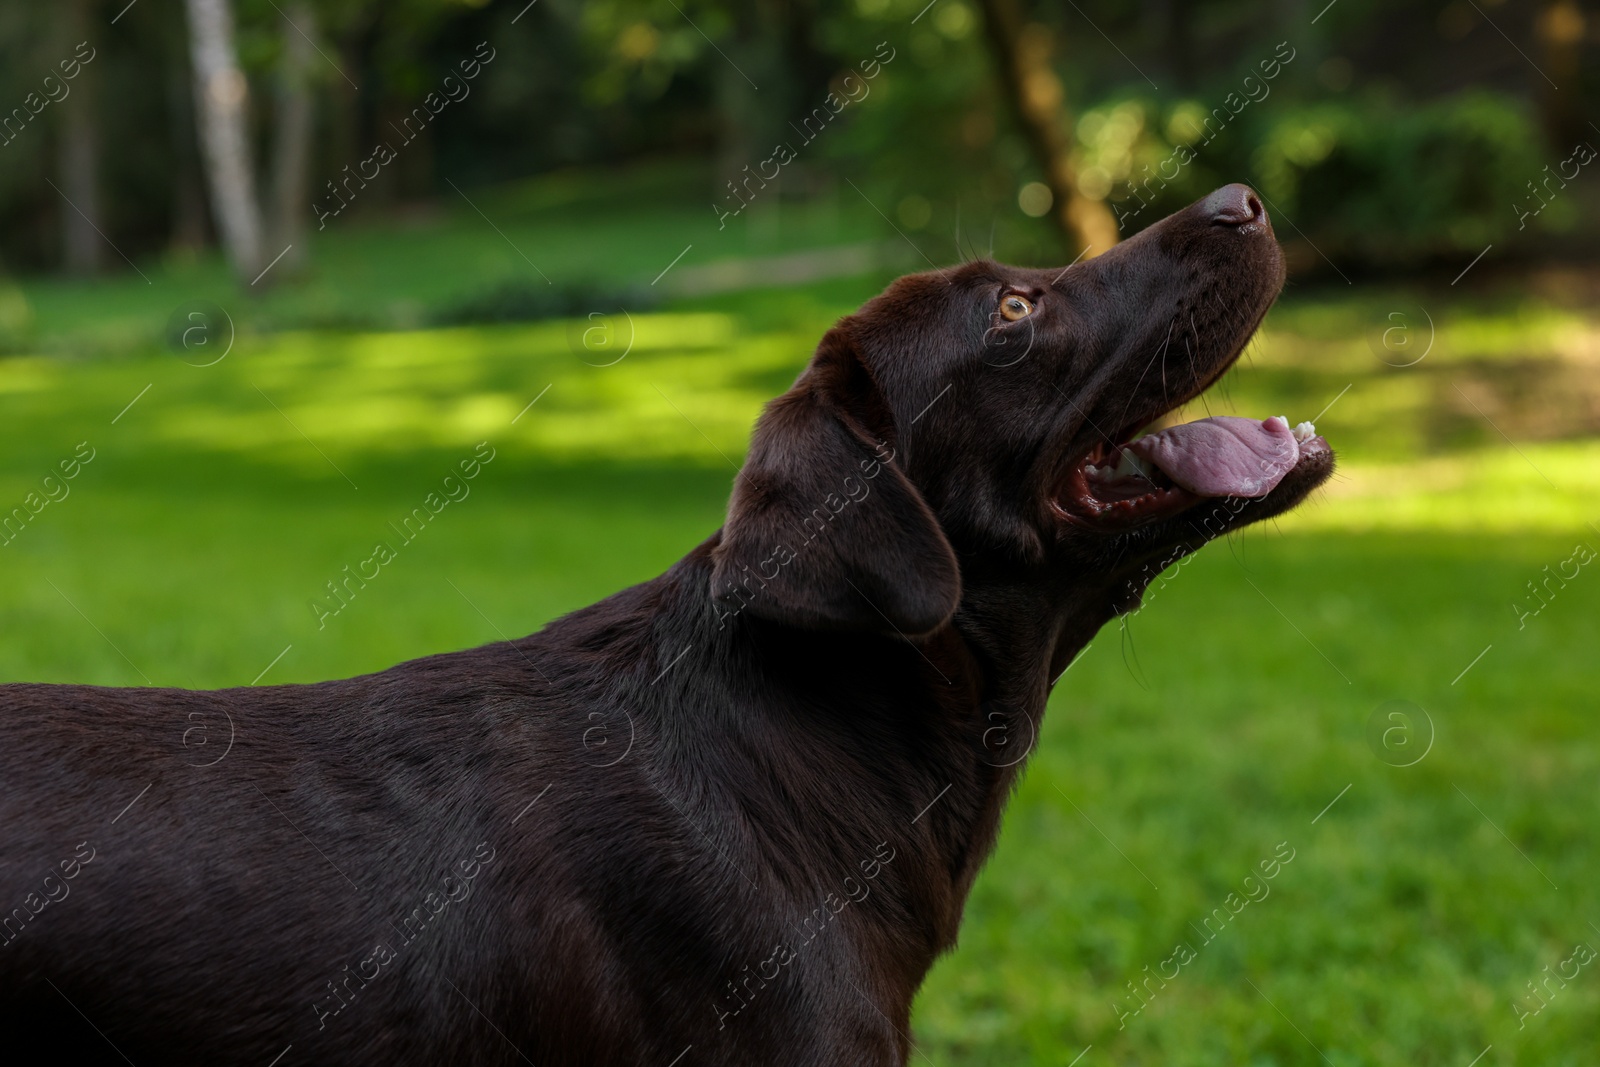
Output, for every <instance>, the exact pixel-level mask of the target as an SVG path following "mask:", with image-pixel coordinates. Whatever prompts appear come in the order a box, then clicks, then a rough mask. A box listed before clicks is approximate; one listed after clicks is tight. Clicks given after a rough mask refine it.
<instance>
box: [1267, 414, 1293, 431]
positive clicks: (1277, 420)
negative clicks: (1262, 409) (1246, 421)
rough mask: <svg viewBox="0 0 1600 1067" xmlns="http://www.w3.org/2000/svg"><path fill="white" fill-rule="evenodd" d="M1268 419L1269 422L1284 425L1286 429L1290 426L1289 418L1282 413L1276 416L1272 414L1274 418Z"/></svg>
mask: <svg viewBox="0 0 1600 1067" xmlns="http://www.w3.org/2000/svg"><path fill="white" fill-rule="evenodd" d="M1267 421H1268V422H1275V423H1277V424H1278V425H1279V426H1282V427H1283V428H1284V429H1285V430H1287V429H1288V428H1289V420H1288V419H1287V418H1286V417H1284V416H1282V415H1274V416H1272V418H1270V419H1268V420H1267Z"/></svg>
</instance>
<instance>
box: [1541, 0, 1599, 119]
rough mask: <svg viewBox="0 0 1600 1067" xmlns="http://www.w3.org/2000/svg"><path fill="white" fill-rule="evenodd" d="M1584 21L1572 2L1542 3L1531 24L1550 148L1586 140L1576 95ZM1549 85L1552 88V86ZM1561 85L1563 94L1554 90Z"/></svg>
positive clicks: (1581, 13)
mask: <svg viewBox="0 0 1600 1067" xmlns="http://www.w3.org/2000/svg"><path fill="white" fill-rule="evenodd" d="M1587 30H1588V25H1587V20H1585V18H1584V17H1583V12H1582V11H1580V10H1579V9H1578V5H1577V4H1576V3H1575V2H1574V0H1546V3H1545V4H1544V5H1543V7H1542V9H1541V10H1540V11H1539V15H1538V18H1537V20H1536V21H1535V23H1534V34H1535V36H1536V37H1537V38H1538V39H1539V46H1540V49H1541V50H1542V51H1543V52H1544V56H1543V59H1544V62H1543V63H1542V64H1540V66H1541V67H1542V70H1541V71H1540V74H1541V76H1543V75H1544V72H1545V71H1548V72H1549V74H1548V77H1546V78H1545V84H1544V85H1542V86H1540V102H1541V105H1542V106H1541V109H1540V110H1541V111H1542V112H1543V115H1544V126H1545V134H1546V135H1547V136H1548V137H1549V138H1550V143H1551V145H1553V146H1554V147H1557V148H1561V149H1563V150H1565V149H1570V148H1571V147H1572V145H1573V143H1574V142H1576V141H1579V140H1585V139H1588V138H1589V136H1590V132H1591V131H1590V130H1589V128H1588V122H1587V120H1586V119H1585V116H1584V110H1583V105H1584V100H1583V97H1582V96H1581V95H1580V94H1579V93H1578V92H1577V91H1576V90H1577V89H1578V85H1579V80H1580V77H1581V75H1582V52H1581V48H1582V46H1583V39H1584V36H1585V33H1586V32H1587ZM1552 83H1553V84H1552ZM1562 84H1565V85H1566V86H1567V91H1566V92H1561V91H1560V89H1558V88H1557V86H1559V85H1562Z"/></svg>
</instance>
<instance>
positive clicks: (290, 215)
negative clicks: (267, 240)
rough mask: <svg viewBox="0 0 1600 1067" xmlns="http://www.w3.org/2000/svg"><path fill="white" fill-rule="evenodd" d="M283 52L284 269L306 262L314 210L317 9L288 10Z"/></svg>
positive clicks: (278, 205) (276, 202)
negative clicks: (308, 222) (313, 73)
mask: <svg viewBox="0 0 1600 1067" xmlns="http://www.w3.org/2000/svg"><path fill="white" fill-rule="evenodd" d="M283 19H284V21H283V57H282V59H281V60H280V62H279V66H278V100H277V108H276V115H275V116H274V117H275V118H276V119H277V131H276V139H275V142H274V144H273V149H272V225H271V232H272V247H274V248H284V247H288V248H289V249H290V251H289V252H288V253H286V254H285V255H284V257H283V262H282V263H280V264H279V269H280V270H284V271H286V272H292V271H294V270H296V269H298V268H300V267H302V266H304V264H305V262H306V252H307V248H306V242H307V232H308V231H307V227H306V220H307V219H308V218H309V217H310V214H311V188H310V186H311V136H312V132H313V124H314V120H315V112H314V110H313V107H314V101H313V98H312V92H311V65H312V63H313V62H314V61H315V58H316V49H315V47H314V46H313V44H312V41H313V40H315V38H316V33H317V21H316V11H315V10H314V9H313V8H312V7H311V5H310V4H307V3H297V4H290V5H289V6H288V7H286V8H285V9H284V13H283Z"/></svg>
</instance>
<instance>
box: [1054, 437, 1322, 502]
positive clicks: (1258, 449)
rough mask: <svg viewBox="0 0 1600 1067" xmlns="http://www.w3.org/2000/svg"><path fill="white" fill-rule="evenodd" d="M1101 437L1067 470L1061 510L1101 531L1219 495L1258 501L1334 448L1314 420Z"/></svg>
mask: <svg viewBox="0 0 1600 1067" xmlns="http://www.w3.org/2000/svg"><path fill="white" fill-rule="evenodd" d="M1136 431H1137V428H1136V427H1135V428H1130V429H1129V430H1127V431H1126V432H1125V433H1123V434H1120V435H1118V437H1117V438H1116V439H1107V440H1103V441H1101V442H1100V443H1099V444H1097V445H1096V446H1095V447H1094V448H1093V449H1091V450H1090V452H1089V454H1088V455H1087V456H1085V457H1083V459H1081V460H1080V461H1079V462H1078V463H1076V464H1075V465H1074V466H1073V467H1072V468H1071V469H1070V470H1069V471H1068V472H1067V477H1066V481H1065V485H1064V486H1063V491H1062V493H1061V494H1060V496H1059V497H1058V503H1057V508H1058V510H1060V511H1061V512H1062V513H1063V514H1064V515H1066V516H1067V517H1068V518H1070V519H1072V520H1073V521H1075V522H1078V523H1080V524H1084V525H1090V526H1095V527H1099V528H1101V529H1127V528H1129V527H1133V526H1139V525H1143V524H1144V523H1147V522H1151V521H1153V520H1156V519H1164V518H1168V517H1170V516H1172V515H1175V514H1177V513H1178V512H1180V511H1182V510H1184V509H1185V508H1188V507H1190V506H1191V505H1193V504H1195V503H1198V502H1199V501H1201V500H1206V499H1216V498H1229V497H1232V498H1243V499H1260V498H1261V497H1265V496H1266V495H1267V494H1269V493H1271V492H1272V490H1273V489H1274V488H1276V487H1277V485H1278V483H1279V482H1281V481H1283V479H1284V478H1285V477H1286V476H1287V475H1288V474H1289V472H1290V471H1292V470H1294V468H1295V467H1296V466H1297V465H1299V464H1300V463H1302V462H1304V461H1307V460H1308V459H1311V458H1312V457H1315V456H1317V455H1319V454H1323V453H1326V452H1328V451H1329V448H1328V442H1327V441H1325V440H1323V439H1322V438H1321V437H1319V436H1317V432H1316V427H1315V426H1313V425H1312V424H1311V423H1309V422H1302V423H1300V424H1299V425H1298V426H1294V427H1290V425H1289V420H1288V419H1286V418H1284V417H1283V416H1281V415H1280V416H1275V417H1273V418H1270V419H1265V420H1261V421H1257V420H1255V419H1244V418H1236V417H1233V416H1216V417H1213V418H1207V419H1197V420H1196V421H1194V422H1186V423H1180V424H1178V425H1176V426H1169V427H1167V428H1166V429H1164V430H1160V431H1157V432H1155V433H1150V434H1145V435H1144V436H1136Z"/></svg>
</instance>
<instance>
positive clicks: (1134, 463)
mask: <svg viewBox="0 0 1600 1067" xmlns="http://www.w3.org/2000/svg"><path fill="white" fill-rule="evenodd" d="M1114 473H1115V476H1116V477H1118V478H1127V477H1130V476H1134V475H1137V476H1138V477H1141V478H1148V477H1150V465H1149V464H1147V463H1146V462H1145V461H1144V460H1142V459H1140V458H1139V457H1138V456H1136V455H1134V453H1133V452H1132V451H1131V450H1129V449H1126V448H1124V449H1123V450H1122V451H1121V452H1120V453H1118V455H1117V467H1116V470H1115V472H1114Z"/></svg>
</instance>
